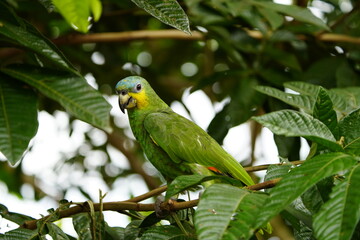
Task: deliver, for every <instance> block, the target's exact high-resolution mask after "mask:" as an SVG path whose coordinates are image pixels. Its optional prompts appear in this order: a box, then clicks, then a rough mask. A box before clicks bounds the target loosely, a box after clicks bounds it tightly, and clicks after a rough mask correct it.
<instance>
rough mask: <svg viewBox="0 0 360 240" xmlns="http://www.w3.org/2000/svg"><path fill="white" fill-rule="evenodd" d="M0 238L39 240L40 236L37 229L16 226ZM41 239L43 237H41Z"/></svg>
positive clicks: (6, 239) (8, 239)
mask: <svg viewBox="0 0 360 240" xmlns="http://www.w3.org/2000/svg"><path fill="white" fill-rule="evenodd" d="M0 239H1V240H2V239H4V240H40V236H39V234H38V231H37V230H29V229H25V228H17V229H14V230H11V231H9V232H6V233H5V234H4V236H3V237H2V236H1V235H0ZM41 239H43V238H41Z"/></svg>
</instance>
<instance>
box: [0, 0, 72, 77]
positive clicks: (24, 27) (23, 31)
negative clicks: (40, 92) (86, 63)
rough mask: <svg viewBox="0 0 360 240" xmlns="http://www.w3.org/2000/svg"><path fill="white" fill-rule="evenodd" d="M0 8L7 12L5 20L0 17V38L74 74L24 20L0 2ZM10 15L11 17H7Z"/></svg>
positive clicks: (58, 52) (50, 45)
mask: <svg viewBox="0 0 360 240" xmlns="http://www.w3.org/2000/svg"><path fill="white" fill-rule="evenodd" d="M0 8H3V9H6V10H7V16H5V17H7V18H5V19H4V18H3V15H0V22H1V27H0V36H1V35H2V36H4V37H5V38H6V39H5V40H6V41H7V42H10V43H12V44H14V45H16V46H19V47H23V48H26V49H29V50H30V51H32V52H34V53H36V54H38V55H40V56H42V57H45V58H46V59H48V60H50V61H51V62H52V63H53V64H55V65H56V66H57V67H60V68H62V69H64V70H67V71H72V72H74V73H75V72H76V70H74V68H73V67H72V66H71V64H70V63H69V62H68V61H67V59H66V58H65V57H64V56H63V54H62V53H61V52H60V51H59V50H58V49H57V47H56V46H55V45H54V44H53V43H52V42H51V41H49V40H48V39H46V38H45V37H44V36H43V35H42V34H41V33H40V32H39V31H38V30H37V29H36V28H34V27H33V26H32V25H31V24H29V23H27V22H26V21H25V20H23V19H21V18H19V17H17V16H16V15H15V13H13V12H12V11H11V10H10V9H9V8H8V7H7V5H6V4H4V2H0ZM9 13H12V14H13V16H11V17H10V16H9V15H10V14H9Z"/></svg>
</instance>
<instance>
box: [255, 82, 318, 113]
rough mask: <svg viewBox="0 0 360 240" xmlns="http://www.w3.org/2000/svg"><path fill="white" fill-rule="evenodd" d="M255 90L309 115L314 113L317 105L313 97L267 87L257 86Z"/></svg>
mask: <svg viewBox="0 0 360 240" xmlns="http://www.w3.org/2000/svg"><path fill="white" fill-rule="evenodd" d="M255 89H256V90H257V91H259V92H261V93H264V94H266V95H269V96H271V97H274V98H277V99H279V100H281V101H283V102H285V103H287V104H289V105H291V106H294V107H297V108H300V109H302V110H304V111H305V112H307V113H309V114H311V113H312V110H313V106H314V103H315V98H314V97H313V96H309V95H298V94H291V93H285V92H283V91H280V90H278V89H276V88H272V87H267V86H256V87H255Z"/></svg>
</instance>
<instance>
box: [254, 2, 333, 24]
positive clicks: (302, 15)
mask: <svg viewBox="0 0 360 240" xmlns="http://www.w3.org/2000/svg"><path fill="white" fill-rule="evenodd" d="M252 4H253V5H255V6H257V7H263V8H265V9H271V10H274V11H276V12H279V13H282V14H284V15H287V16H290V17H293V18H295V19H296V20H298V21H300V22H304V23H310V24H313V25H315V26H318V27H320V28H322V29H324V30H330V29H329V27H328V26H327V25H326V24H325V23H324V22H323V21H322V20H321V19H320V18H317V17H315V16H314V15H313V14H312V13H311V11H310V10H309V9H308V8H302V7H298V6H296V5H284V4H277V3H272V2H260V1H252Z"/></svg>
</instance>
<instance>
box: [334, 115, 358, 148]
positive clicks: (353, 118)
mask: <svg viewBox="0 0 360 240" xmlns="http://www.w3.org/2000/svg"><path fill="white" fill-rule="evenodd" d="M339 131H340V136H342V137H344V148H345V150H346V151H348V152H351V153H354V154H357V155H360V108H359V109H358V110H356V111H354V112H352V113H350V114H349V115H348V116H346V117H344V118H343V119H342V120H341V121H340V122H339Z"/></svg>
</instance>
